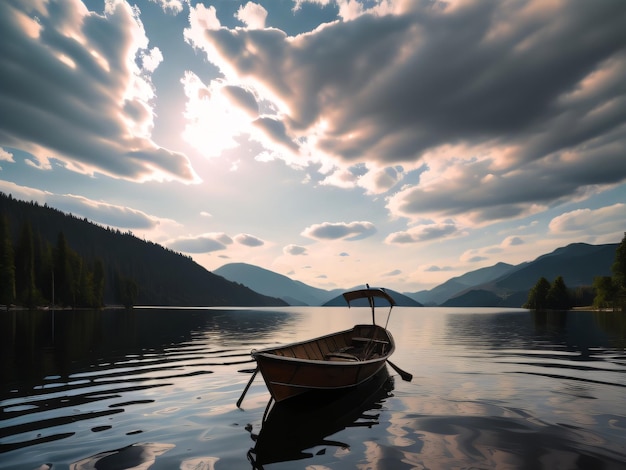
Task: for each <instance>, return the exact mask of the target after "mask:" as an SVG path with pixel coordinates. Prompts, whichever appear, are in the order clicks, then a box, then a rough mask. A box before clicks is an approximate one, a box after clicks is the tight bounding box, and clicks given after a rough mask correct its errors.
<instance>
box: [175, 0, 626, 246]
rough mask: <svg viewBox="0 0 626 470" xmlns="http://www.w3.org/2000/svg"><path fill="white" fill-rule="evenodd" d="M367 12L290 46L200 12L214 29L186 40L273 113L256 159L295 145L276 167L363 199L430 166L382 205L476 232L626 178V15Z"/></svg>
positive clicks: (344, 9)
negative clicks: (356, 173)
mask: <svg viewBox="0 0 626 470" xmlns="http://www.w3.org/2000/svg"><path fill="white" fill-rule="evenodd" d="M314 3H317V4H319V5H326V4H330V3H324V2H314ZM375 3H376V4H375V5H374V6H373V7H371V8H369V9H368V8H366V7H364V6H363V4H358V8H356V7H355V5H357V4H356V2H348V1H339V2H336V5H337V6H338V7H339V11H340V13H339V16H341V17H343V18H344V19H345V20H348V19H349V20H350V21H336V22H332V23H328V24H324V25H320V26H319V27H318V28H317V29H315V30H313V31H311V32H308V33H304V34H300V35H297V36H288V35H287V34H286V33H285V32H283V31H280V30H277V29H275V28H273V29H270V28H268V29H264V30H246V29H241V28H239V29H228V28H225V27H221V28H218V27H217V26H218V25H219V22H216V20H215V19H214V18H213V17H214V16H215V15H212V14H209V13H208V12H207V10H206V9H205V8H204V7H200V6H199V7H197V8H196V9H195V11H197V16H199V17H200V16H207V17H209V18H210V19H207V20H205V21H204V22H203V23H202V22H200V21H192V23H191V25H190V28H188V30H186V35H187V37H188V38H189V39H188V40H190V42H192V44H193V45H194V46H195V47H197V48H199V49H201V50H202V51H204V53H205V54H206V57H207V59H208V60H209V61H210V62H211V63H213V64H215V65H216V66H217V67H218V68H219V69H220V71H221V72H222V73H223V74H224V77H225V80H226V81H227V82H231V81H232V82H233V83H237V84H245V85H246V86H247V87H248V88H249V89H251V90H254V91H255V94H256V96H257V97H258V99H259V100H262V101H263V102H265V103H268V104H270V105H271V106H269V109H270V110H273V114H272V113H271V112H268V113H267V114H266V115H265V118H266V119H272V121H271V123H272V127H271V129H270V128H266V129H265V131H266V132H265V133H264V138H265V145H268V146H269V145H271V144H272V143H276V142H282V143H288V144H289V143H291V144H289V145H288V146H283V148H282V149H276V148H274V149H273V151H274V152H275V154H276V156H277V157H278V158H283V159H285V161H286V162H288V163H289V164H291V163H293V161H294V154H296V153H297V154H298V155H299V158H300V160H303V159H306V160H308V161H310V162H317V163H319V164H320V168H324V169H325V170H324V175H325V176H326V177H327V178H326V180H325V184H335V185H338V186H340V187H353V186H354V185H355V184H357V181H358V184H360V185H361V186H362V187H364V188H365V189H366V190H367V191H368V193H369V194H382V193H384V192H385V191H389V190H391V189H392V188H394V186H395V185H396V184H397V183H398V182H399V181H401V178H402V176H403V175H404V174H405V173H406V172H410V171H412V170H415V169H417V168H422V167H424V168H426V170H425V171H424V172H423V173H422V174H421V175H420V179H419V181H418V182H414V183H407V184H406V185H405V186H404V188H402V189H401V190H400V191H398V192H397V193H395V194H393V195H392V197H390V198H389V202H388V206H387V207H388V209H389V211H390V212H391V214H392V215H393V216H400V217H407V218H409V219H412V220H417V219H420V218H431V219H433V220H436V221H438V222H441V221H443V220H445V219H453V220H454V221H455V223H456V224H457V225H466V224H474V225H487V224H492V223H495V222H498V221H501V220H507V219H514V218H521V217H525V216H529V215H532V214H537V213H540V212H542V211H545V210H546V209H548V208H550V207H554V206H556V205H558V204H560V203H563V202H565V201H571V200H582V199H585V198H587V197H589V195H590V194H593V193H597V192H599V191H603V190H605V189H607V188H609V187H612V186H614V185H616V184H619V183H621V182H623V181H625V180H626V167H625V166H624V165H623V149H624V146H625V145H626V111H625V110H626V94H625V93H624V91H623V77H624V76H626V54H625V53H624V50H626V33H625V32H624V31H625V30H624V28H623V24H624V18H625V15H626V4H624V3H623V2H602V3H600V4H598V3H597V2H595V3H589V2H586V1H581V0H575V1H573V2H548V3H547V2H545V1H542V0H529V1H525V2H501V1H495V0H479V1H469V0H467V1H464V0H461V1H458V2H448V3H443V2H442V3H438V4H436V5H433V3H432V2H398V3H391V2H380V3H377V2H375ZM302 4H303V2H302V1H298V2H296V4H295V8H296V9H297V8H300V7H301V6H302ZM351 7H352V8H351ZM192 10H194V9H193V8H192ZM192 13H193V12H192ZM192 16H193V15H192ZM554 18H559V21H558V24H556V23H555V22H554ZM201 23H202V25H201ZM591 38H593V39H591ZM442 58H445V59H442ZM278 124H282V125H281V126H280V127H279V126H278ZM272 130H273V131H274V132H272ZM276 131H279V132H278V133H277V132H276ZM296 145H297V146H298V148H297V150H298V152H296V148H295V147H293V146H296ZM364 162H367V164H368V166H367V172H366V173H367V174H365V175H363V176H362V177H361V178H359V179H358V180H357V179H354V178H351V177H350V173H349V172H348V171H347V169H348V168H351V167H353V166H354V165H357V164H359V163H364ZM302 167H303V168H304V167H306V165H302ZM333 167H335V168H336V169H335V170H333V171H329V170H328V169H329V168H333ZM397 168H402V171H399V170H397ZM389 169H394V170H395V173H394V172H393V171H390V170H389ZM404 238H407V237H404ZM409 238H410V237H409Z"/></svg>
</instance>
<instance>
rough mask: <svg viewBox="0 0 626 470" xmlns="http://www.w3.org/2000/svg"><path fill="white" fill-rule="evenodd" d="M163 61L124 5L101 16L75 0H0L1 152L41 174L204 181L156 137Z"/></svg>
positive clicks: (107, 8) (118, 3)
mask: <svg viewBox="0 0 626 470" xmlns="http://www.w3.org/2000/svg"><path fill="white" fill-rule="evenodd" d="M161 60H162V56H161V53H160V51H159V50H158V49H156V48H149V42H148V38H147V37H146V33H145V31H144V29H143V26H142V24H141V22H140V21H139V19H138V16H137V12H136V11H134V10H133V9H132V8H131V7H130V6H129V5H128V4H127V3H125V2H121V1H112V2H107V3H106V6H105V12H104V14H103V15H99V14H96V13H94V12H89V11H88V10H87V9H86V8H85V6H84V4H83V3H82V2H80V1H78V0H66V1H63V2H57V1H53V2H0V69H2V70H4V71H5V73H3V74H2V75H0V108H1V109H2V113H1V114H0V145H5V146H8V147H13V148H16V149H20V150H23V151H25V152H28V153H30V154H31V155H33V157H34V158H35V161H33V162H32V163H35V166H37V167H39V168H42V169H50V168H51V165H50V160H51V159H55V160H57V161H58V162H60V163H61V164H62V165H64V166H65V167H66V168H67V169H69V170H72V171H75V172H78V173H83V174H89V175H94V174H97V173H101V174H106V175H108V176H112V177H115V178H123V179H128V180H134V181H146V180H180V181H184V182H194V181H197V180H198V178H197V176H196V174H195V172H194V171H193V169H192V168H191V165H190V162H189V160H188V158H187V157H186V156H185V155H183V154H182V153H180V152H175V151H172V150H168V149H165V148H163V147H159V146H158V145H157V144H155V143H154V142H153V141H152V139H151V132H152V128H153V126H154V122H153V118H154V112H153V109H152V106H153V105H152V101H153V99H154V88H153V86H152V83H151V78H150V77H151V73H152V72H153V71H154V70H155V69H156V67H157V66H158V64H159V63H160V62H161ZM9 71H10V72H9Z"/></svg>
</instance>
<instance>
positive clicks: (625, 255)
mask: <svg viewBox="0 0 626 470" xmlns="http://www.w3.org/2000/svg"><path fill="white" fill-rule="evenodd" d="M611 270H612V271H613V280H614V282H615V284H616V285H617V287H618V288H619V289H622V290H624V289H626V232H624V238H622V242H621V243H620V244H619V245H618V247H617V250H616V251H615V261H614V262H613V265H612V266H611Z"/></svg>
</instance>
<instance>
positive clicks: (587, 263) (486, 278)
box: [215, 243, 618, 307]
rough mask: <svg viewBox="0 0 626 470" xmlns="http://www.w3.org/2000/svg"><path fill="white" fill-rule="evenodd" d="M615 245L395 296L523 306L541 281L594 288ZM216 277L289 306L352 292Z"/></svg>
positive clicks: (237, 269)
mask: <svg viewBox="0 0 626 470" xmlns="http://www.w3.org/2000/svg"><path fill="white" fill-rule="evenodd" d="M617 247H618V244H617V243H613V244H605V245H590V244H587V243H572V244H570V245H567V246H565V247H561V248H557V249H556V250H554V251H553V252H551V253H547V254H544V255H541V256H539V257H538V258H536V259H535V260H534V261H527V262H523V263H520V264H518V265H511V264H507V263H496V264H495V265H493V266H489V267H484V268H480V269H477V270H475V271H470V272H467V273H465V274H463V275H461V276H457V277H454V278H451V279H449V280H448V281H446V282H444V283H442V284H440V285H438V286H436V287H434V288H433V289H430V290H424V291H419V292H415V293H409V292H404V293H403V294H400V293H397V292H396V293H395V294H392V295H393V296H394V299H395V298H396V297H399V296H402V297H405V299H408V301H409V302H407V301H406V300H405V299H403V303H404V304H405V305H409V304H410V301H415V302H416V303H417V304H423V305H439V306H446V307H453V306H454V307H521V306H522V305H523V304H524V302H525V301H526V300H527V298H528V291H529V290H530V289H531V288H532V287H533V286H534V285H535V284H536V282H537V281H538V280H539V278H540V277H545V278H546V279H548V281H549V282H552V281H553V280H554V279H555V278H556V277H557V276H562V277H563V279H564V281H565V284H566V285H567V287H569V288H576V287H581V286H591V285H592V283H593V278H594V277H596V276H610V275H611V265H612V264H613V261H614V259H615V252H616V250H617ZM215 273H217V274H220V275H222V276H224V277H225V278H226V279H230V280H232V281H235V282H241V283H242V284H244V285H247V286H248V287H250V288H251V289H253V290H255V291H257V292H261V293H264V294H266V295H271V296H277V297H280V298H281V299H283V300H285V301H286V302H288V303H290V304H291V305H344V304H345V303H344V302H343V301H342V299H341V297H340V294H341V293H343V292H344V291H346V290H350V289H335V290H332V291H325V290H323V289H318V288H314V287H311V286H308V285H306V284H304V283H302V282H299V281H293V280H291V279H290V278H288V277H287V276H283V275H280V274H277V273H274V272H272V271H268V270H266V269H262V268H258V267H256V266H252V265H247V264H245V263H231V264H227V265H224V266H222V267H221V268H219V269H217V270H215ZM360 287H363V286H360ZM338 299H339V300H338ZM396 300H397V299H396ZM293 302H295V303H293ZM413 305H414V304H413Z"/></svg>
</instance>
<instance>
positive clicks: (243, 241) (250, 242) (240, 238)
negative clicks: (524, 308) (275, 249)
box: [233, 233, 265, 247]
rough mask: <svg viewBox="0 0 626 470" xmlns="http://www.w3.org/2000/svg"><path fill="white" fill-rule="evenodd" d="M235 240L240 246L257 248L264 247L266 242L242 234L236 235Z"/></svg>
mask: <svg viewBox="0 0 626 470" xmlns="http://www.w3.org/2000/svg"><path fill="white" fill-rule="evenodd" d="M233 239H234V240H235V241H236V242H237V243H239V244H240V245H245V246H250V247H257V246H263V245H264V244H265V242H264V241H263V240H261V239H260V238H258V237H255V236H254V235H249V234H247V233H240V234H239V235H235V236H234V237H233Z"/></svg>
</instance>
